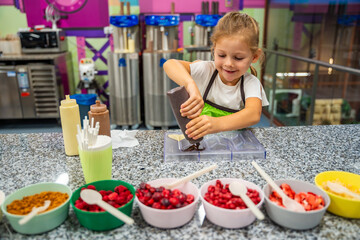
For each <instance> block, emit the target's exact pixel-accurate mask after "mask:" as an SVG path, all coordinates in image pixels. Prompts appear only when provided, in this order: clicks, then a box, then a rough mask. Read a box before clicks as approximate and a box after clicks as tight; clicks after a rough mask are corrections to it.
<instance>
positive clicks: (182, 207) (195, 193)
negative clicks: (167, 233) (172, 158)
mask: <svg viewBox="0 0 360 240" xmlns="http://www.w3.org/2000/svg"><path fill="white" fill-rule="evenodd" d="M175 180H176V179H175V178H160V179H156V180H153V181H149V182H147V183H144V182H142V183H141V184H140V185H139V187H138V188H137V189H136V193H135V195H136V200H137V203H138V205H139V209H140V212H141V215H142V216H143V218H144V220H145V221H146V222H147V223H148V224H150V225H152V226H154V227H158V228H176V227H180V226H182V225H184V224H186V223H188V222H189V221H190V220H191V219H192V218H193V216H194V214H195V211H196V207H197V202H198V201H199V190H198V188H197V187H196V186H195V185H194V184H193V183H192V182H186V183H184V184H181V185H179V186H177V187H175V188H172V189H166V188H165V187H164V186H166V184H170V183H172V182H174V181H175Z"/></svg>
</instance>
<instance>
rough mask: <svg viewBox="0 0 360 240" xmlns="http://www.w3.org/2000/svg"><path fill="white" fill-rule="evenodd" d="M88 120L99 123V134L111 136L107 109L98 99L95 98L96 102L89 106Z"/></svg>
mask: <svg viewBox="0 0 360 240" xmlns="http://www.w3.org/2000/svg"><path fill="white" fill-rule="evenodd" d="M93 119H94V120H93ZM89 120H90V121H91V122H92V121H94V122H95V123H97V122H98V123H99V124H100V129H99V135H106V136H109V137H111V135H110V117H109V110H107V108H106V105H105V104H101V103H100V100H96V103H95V104H93V105H91V106H90V111H89Z"/></svg>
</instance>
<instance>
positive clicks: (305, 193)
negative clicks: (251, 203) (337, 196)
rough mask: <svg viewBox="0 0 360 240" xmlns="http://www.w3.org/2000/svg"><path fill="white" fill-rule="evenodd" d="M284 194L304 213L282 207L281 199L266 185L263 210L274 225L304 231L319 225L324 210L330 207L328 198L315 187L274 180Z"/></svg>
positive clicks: (304, 183) (308, 184)
mask: <svg viewBox="0 0 360 240" xmlns="http://www.w3.org/2000/svg"><path fill="white" fill-rule="evenodd" d="M275 183H276V184H277V185H278V186H280V188H281V189H282V190H283V191H284V192H285V194H286V195H287V196H288V197H289V198H291V199H294V200H295V201H297V202H298V203H300V204H301V205H302V206H303V207H304V210H305V212H295V211H291V210H289V209H287V208H285V207H284V205H283V203H282V198H281V197H280V196H279V195H278V194H277V193H276V192H275V191H273V189H272V188H271V187H270V185H269V184H266V185H265V186H264V188H263V191H264V194H265V209H266V212H267V214H268V215H269V217H270V219H271V220H273V221H274V222H275V223H277V224H279V225H281V226H283V227H287V228H291V229H296V230H305V229H311V228H314V227H316V226H317V225H319V224H320V222H321V220H322V218H323V216H324V214H325V211H326V209H327V208H328V207H329V205H330V198H329V196H328V195H327V194H326V193H325V192H324V191H323V190H322V189H320V188H318V187H317V186H315V185H313V184H311V183H307V182H303V181H299V180H292V179H281V180H275Z"/></svg>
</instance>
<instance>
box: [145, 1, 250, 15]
mask: <svg viewBox="0 0 360 240" xmlns="http://www.w3.org/2000/svg"><path fill="white" fill-rule="evenodd" d="M240 1H241V0H232V1H231V0H228V1H224V0H217V1H208V2H209V5H210V12H211V2H219V12H229V11H232V10H239V6H240ZM248 1H250V0H248ZM172 2H174V3H175V13H195V14H199V13H201V2H203V1H201V0H181V1H175V0H174V1H169V0H139V7H140V12H141V13H170V12H171V3H172ZM225 2H232V6H229V7H226V6H225Z"/></svg>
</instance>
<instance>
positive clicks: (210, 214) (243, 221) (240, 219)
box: [200, 178, 264, 228]
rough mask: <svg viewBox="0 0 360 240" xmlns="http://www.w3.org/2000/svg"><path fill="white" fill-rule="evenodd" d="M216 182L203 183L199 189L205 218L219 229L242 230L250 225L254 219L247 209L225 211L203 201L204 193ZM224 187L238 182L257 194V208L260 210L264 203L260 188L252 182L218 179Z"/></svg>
mask: <svg viewBox="0 0 360 240" xmlns="http://www.w3.org/2000/svg"><path fill="white" fill-rule="evenodd" d="M216 180H217V179H215V180H211V181H209V182H206V183H204V184H203V185H202V186H201V188H200V197H201V201H202V203H203V205H204V208H205V212H206V218H207V219H208V220H209V221H210V222H212V223H214V224H216V225H218V226H221V227H224V228H242V227H246V226H248V225H250V224H251V223H253V222H254V221H255V219H256V217H255V215H254V214H253V213H252V212H251V210H250V209H249V208H246V209H225V208H221V207H217V206H215V205H213V204H211V203H209V202H208V201H206V200H205V199H204V195H205V193H206V192H207V191H208V187H209V186H210V185H215V184H216ZM219 180H220V181H221V182H222V183H223V184H224V185H225V184H231V183H232V182H234V181H239V182H241V183H242V184H244V185H245V186H246V187H248V188H251V189H255V190H256V191H258V192H259V195H260V199H261V200H260V202H259V203H258V204H257V205H256V207H257V208H261V206H262V204H263V203H264V193H263V192H262V190H261V188H260V187H259V186H257V185H256V184H254V183H252V182H248V181H245V180H242V179H237V178H220V179H219Z"/></svg>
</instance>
